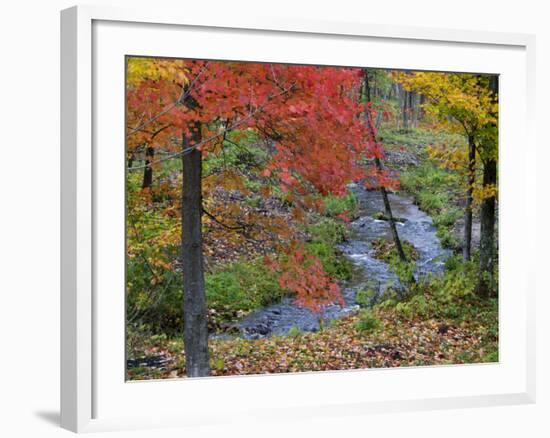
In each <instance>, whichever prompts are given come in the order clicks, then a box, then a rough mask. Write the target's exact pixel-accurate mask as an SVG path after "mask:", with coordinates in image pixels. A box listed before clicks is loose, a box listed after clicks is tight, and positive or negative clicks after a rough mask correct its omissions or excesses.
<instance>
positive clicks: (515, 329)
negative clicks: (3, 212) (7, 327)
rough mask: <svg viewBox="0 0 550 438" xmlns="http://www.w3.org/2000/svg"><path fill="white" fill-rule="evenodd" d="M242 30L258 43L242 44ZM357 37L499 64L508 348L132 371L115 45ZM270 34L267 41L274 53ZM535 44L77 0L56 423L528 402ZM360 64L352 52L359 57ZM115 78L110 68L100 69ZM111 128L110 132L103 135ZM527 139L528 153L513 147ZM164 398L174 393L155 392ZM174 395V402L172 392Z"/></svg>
mask: <svg viewBox="0 0 550 438" xmlns="http://www.w3.org/2000/svg"><path fill="white" fill-rule="evenodd" d="M178 32H180V33H181V32H184V33H185V35H186V37H187V38H189V39H188V40H187V41H189V40H190V39H192V38H195V37H194V35H195V34H196V35H199V34H200V35H199V36H197V39H196V40H193V41H194V42H195V41H199V42H200V44H193V46H192V47H191V48H185V50H184V49H179V48H178V47H177V46H176V45H174V44H173V39H174V38H173V36H174V35H176V36H177V35H178ZM182 35H183V34H182ZM169 37H172V38H169ZM169 40H170V41H172V43H171V44H169V43H168V42H167V41H169ZM229 40H231V41H232V42H233V45H232V47H231V50H232V52H231V53H230V51H229V49H230V48H229V47H225V48H224V47H223V46H222V45H221V44H222V43H221V41H229ZM130 41H131V44H130ZM209 41H210V43H209ZM245 41H248V42H249V43H247V44H246V46H247V48H246V50H245V48H244V47H245V44H244V42H245ZM163 42H164V43H163ZM321 45H322V47H321ZM248 46H250V47H248ZM352 46H353V47H357V48H358V49H361V48H367V49H369V50H372V52H371V53H372V54H375V55H374V57H376V62H374V64H375V65H372V64H371V65H365V66H372V67H377V66H384V67H395V68H411V69H426V70H429V69H436V70H437V69H441V70H449V71H453V70H457V71H483V72H486V73H498V74H501V75H502V77H503V81H501V82H502V85H501V87H504V88H502V90H503V93H502V94H501V107H502V108H503V109H502V110H501V111H502V114H501V119H500V120H501V132H500V135H501V157H502V160H501V164H500V172H501V182H500V193H501V212H500V214H501V221H500V230H501V232H500V249H501V262H500V263H501V269H500V272H501V278H500V284H501V288H502V293H501V301H500V305H501V307H500V310H501V311H500V312H499V313H500V329H501V335H500V339H501V341H500V342H501V345H500V349H501V352H502V354H501V359H500V362H499V363H498V364H480V365H463V366H446V367H417V368H410V369H377V370H357V371H348V372H343V371H342V372H331V373H300V374H294V375H285V376H241V377H229V378H207V379H194V380H181V379H180V380H169V381H163V382H158V381H157V382H125V381H124V377H123V376H124V373H123V367H124V366H123V363H119V362H118V361H119V359H120V358H121V357H122V356H123V354H124V352H123V351H121V350H120V349H121V345H123V344H124V342H123V336H124V320H123V318H121V314H120V308H121V307H120V306H121V303H122V304H123V302H124V289H123V288H122V289H120V287H117V285H118V286H120V272H123V270H124V266H120V260H121V258H120V257H121V255H122V258H123V254H122V253H123V250H122V249H121V247H120V245H119V244H120V239H121V236H123V233H124V229H123V228H124V227H123V222H121V221H120V219H121V216H120V212H121V211H123V210H124V205H123V203H120V199H121V198H120V193H121V192H120V184H121V182H122V187H123V178H124V175H123V171H122V169H123V167H117V160H118V159H119V158H120V159H123V153H121V152H120V151H123V150H124V144H123V142H122V144H120V142H117V141H115V140H112V139H116V138H117V137H116V135H118V134H117V132H119V130H123V123H120V126H119V127H117V126H118V125H117V123H119V122H120V120H123V119H121V117H123V113H124V102H123V99H120V96H121V94H120V93H121V90H123V84H124V78H123V77H122V76H119V73H120V72H121V71H122V70H121V67H122V65H123V64H122V63H123V60H122V58H120V56H121V55H123V54H126V55H128V54H131V55H139V54H145V55H153V56H182V57H184V56H185V57H197V58H200V57H205V58H209V57H214V58H219V59H223V58H224V56H227V59H237V58H238V59H239V60H241V59H242V60H258V61H272V60H276V61H286V62H304V60H305V62H306V63H309V62H311V63H333V64H337V65H351V64H350V62H352V60H353V59H352V58H351V56H352V55H351V52H350V50H351V49H350V50H348V49H346V50H342V48H343V47H352ZM266 47H269V48H270V51H269V52H267V53H266V49H265V48H266ZM534 47H535V39H534V36H532V35H524V34H507V33H489V32H481V31H479V32H477V31H476V32H473V31H460V30H450V29H425V28H415V27H402V26H383V25H373V24H366V23H360V22H357V23H342V22H315V21H307V20H295V19H291V18H280V19H278V18H269V17H264V18H250V17H244V16H243V17H242V19H240V20H239V21H238V22H237V21H232V22H227V21H226V20H225V19H224V18H223V17H216V15H213V14H211V13H209V14H205V15H204V16H200V17H198V16H192V15H189V14H187V13H185V11H184V10H180V11H177V10H176V11H162V10H158V9H153V8H151V9H149V10H145V11H137V10H128V9H118V8H110V7H103V6H102V7H92V6H85V7H83V6H78V7H73V8H70V9H66V10H64V11H62V13H61V120H62V126H61V150H62V153H61V172H62V173H61V425H62V427H64V428H66V429H69V430H72V431H75V432H85V431H101V430H112V429H120V428H124V429H131V428H147V427H162V426H175V425H182V426H183V425H190V424H208V423H209V422H224V421H238V420H239V419H243V418H250V417H255V418H264V417H265V418H269V417H274V416H277V417H281V415H282V416H286V417H289V418H290V417H293V418H296V417H311V416H312V415H329V414H330V415H342V414H344V413H345V414H347V415H349V414H358V415H359V414H362V413H368V412H381V411H382V412H395V411H403V410H414V409H440V408H451V407H474V406H488V405H503V404H519V403H532V402H534V400H535V340H534V333H535V319H534V318H535V311H534V287H533V284H534V278H535V277H534V273H533V272H532V271H531V269H532V268H531V266H534V265H535V264H534V263H532V260H531V258H533V257H534V254H535V252H534V251H529V249H530V248H533V247H534V242H535V232H536V229H535V218H534V215H533V214H530V213H529V212H528V210H527V209H522V208H520V207H521V204H519V203H527V202H531V203H533V204H534V203H535V198H534V193H535V190H534V187H535V175H534V173H533V171H532V169H531V170H528V168H527V158H526V157H527V156H529V154H531V156H534V150H535V147H536V146H535V141H534V134H533V127H532V124H533V119H534V117H533V111H534ZM300 50H301V51H300ZM361 53H362V52H361ZM396 53H400V61H399V62H400V63H399V65H395V62H392V61H391V59H392V58H391V57H392V56H393V57H394V58H395V55H396ZM224 54H225V55H224ZM449 54H452V56H450V55H449ZM305 56H307V57H308V58H307V59H305V58H304V57H305ZM119 61H120V64H119ZM364 62H365V61H362V60H361V59H359V57H357V60H355V62H354V63H353V65H363V63H364ZM390 64H394V65H390ZM110 77H112V78H113V80H112V81H105V79H106V78H107V79H108V78H110ZM102 81H103V82H102ZM106 82H108V83H106ZM121 86H122V88H121ZM104 109H105V111H104ZM106 138H109V139H111V140H108V141H105V139H106ZM520 141H521V143H520V144H521V145H522V150H521V154H520V153H519V152H518V151H517V150H516V149H513V148H512V146H511V145H513V144H519V142H520ZM107 142H112V143H109V145H108V147H109V148H110V149H105V147H106V146H105V145H106V143H107ZM98 145H100V147H99V149H98ZM119 148H122V149H119ZM111 150H112V153H113V157H117V158H116V159H108V160H107V159H106V157H109V156H108V155H106V154H105V153H102V152H103V151H111ZM109 153H110V152H109ZM117 172H118V173H117ZM512 178H513V179H514V181H513V184H512V181H511V179H512ZM525 205H527V204H525ZM512 206H516V208H511V207H512ZM106 211H109V217H108V218H107V217H106V216H105V212H106ZM122 217H123V216H122ZM519 223H523V224H527V225H525V229H526V230H528V231H527V233H528V236H529V239H523V238H521V237H514V236H513V233H510V232H509V231H510V230H513V229H514V227H515V226H517V224H519ZM507 231H508V232H507ZM120 233H122V234H120ZM119 250H121V251H122V252H121V251H119ZM119 252H120V254H119ZM113 254H114V255H113ZM117 254H118V255H117ZM112 257H114V258H112ZM121 270H122V271H121ZM117 281H118V283H117ZM106 285H113V287H112V289H114V290H115V291H116V292H112V293H111V294H106V293H105V290H106ZM109 288H110V289H111V287H109ZM119 289H120V290H119ZM512 290H513V291H514V294H512ZM110 300H112V301H110ZM119 332H120V336H119V335H118V333H119ZM108 333H110V334H111V336H109V335H108ZM113 333H117V335H112V334H113ZM121 339H122V341H121ZM121 342H122V343H121ZM122 348H123V347H122ZM121 354H122V356H121ZM121 376H122V380H121ZM363 384H364V385H365V388H368V390H367V391H364V393H363V392H362V393H361V394H352V393H351V391H350V389H351V388H357V387H358V385H363ZM415 385H416V386H415ZM473 385H476V386H477V388H476V389H474V387H473ZM266 391H269V393H270V400H271V401H270V402H269V403H264V406H263V407H261V408H260V407H258V406H256V403H255V400H257V398H258V397H259V396H261V394H262V393H265V392H266ZM284 391H287V392H288V391H294V392H293V393H294V394H295V397H294V398H295V399H296V400H295V402H294V403H291V404H286V403H284V402H283V401H282V400H283V399H282V397H280V395H281V394H282V393H283V392H284ZM230 394H235V397H236V399H235V402H234V403H232V404H231V406H227V400H223V402H224V403H225V407H224V406H223V405H222V403H217V402H216V399H217V398H223V397H227V396H228V395H230ZM237 394H239V395H237ZM161 396H162V397H165V399H166V403H159V402H154V401H153V400H158V397H161ZM186 396H188V398H189V399H191V398H192V400H193V401H192V403H189V402H185V397H186ZM178 397H179V403H174V401H175V400H178ZM251 397H256V398H251ZM132 400H141V402H142V403H141V404H144V406H141V407H137V406H134V405H133V404H132ZM247 400H248V401H247ZM121 406H125V407H124V409H123V408H121ZM169 406H171V408H170V409H169V408H168V407H169ZM206 407H208V411H207V410H206Z"/></svg>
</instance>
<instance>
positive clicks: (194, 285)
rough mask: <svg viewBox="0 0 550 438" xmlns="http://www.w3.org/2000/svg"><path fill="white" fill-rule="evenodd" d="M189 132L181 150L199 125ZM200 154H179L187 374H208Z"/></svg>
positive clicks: (195, 135)
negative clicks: (181, 167)
mask: <svg viewBox="0 0 550 438" xmlns="http://www.w3.org/2000/svg"><path fill="white" fill-rule="evenodd" d="M191 132H192V135H191V139H188V138H187V137H186V136H184V140H183V149H184V151H185V150H187V149H188V148H189V147H192V146H193V145H195V144H198V143H200V141H201V131H200V124H195V125H194V126H193V127H192V129H191ZM201 155H202V154H201V152H200V151H199V150H197V149H193V150H191V151H188V152H184V153H183V155H182V161H183V187H182V218H183V221H182V222H183V226H182V267H183V299H184V303H183V309H184V330H183V331H184V335H183V338H184V347H185V361H186V369H187V376H189V377H202V376H208V375H209V373H210V365H209V358H208V327H207V319H206V293H205V289H204V267H203V253H202V221H201V217H202V186H201V179H202V157H201Z"/></svg>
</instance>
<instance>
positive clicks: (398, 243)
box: [374, 158, 407, 262]
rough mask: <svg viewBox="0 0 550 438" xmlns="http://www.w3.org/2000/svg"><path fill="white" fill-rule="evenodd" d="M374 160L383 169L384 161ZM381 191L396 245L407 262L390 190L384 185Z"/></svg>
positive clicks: (403, 259)
mask: <svg viewBox="0 0 550 438" xmlns="http://www.w3.org/2000/svg"><path fill="white" fill-rule="evenodd" d="M374 162H375V164H376V167H377V168H378V170H382V163H381V161H380V159H379V158H375V159H374ZM380 193H381V194H382V200H383V201H384V209H385V210H386V216H387V217H388V223H389V224H390V230H391V235H392V238H393V242H394V243H395V247H396V248H397V253H398V254H399V258H400V259H401V260H402V261H403V262H406V261H407V256H406V255H405V251H403V245H401V239H400V238H399V233H398V232H397V227H396V226H395V219H394V217H393V212H392V210H391V204H390V199H389V198H388V191H387V190H386V188H385V187H383V186H382V187H380Z"/></svg>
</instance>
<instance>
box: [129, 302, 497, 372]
mask: <svg viewBox="0 0 550 438" xmlns="http://www.w3.org/2000/svg"><path fill="white" fill-rule="evenodd" d="M373 313H374V315H375V317H376V318H377V320H378V324H377V327H376V328H374V329H372V330H360V329H359V328H358V321H359V319H360V315H352V316H349V317H346V318H343V319H341V320H339V321H335V322H334V323H333V324H332V325H331V326H330V327H327V328H325V329H324V330H322V331H320V332H317V333H294V334H293V335H291V336H285V337H272V338H267V339H260V340H245V339H241V338H235V339H230V340H212V341H210V352H211V353H210V354H211V368H212V371H211V374H212V375H213V376H223V375H244V374H266V373H287V372H300V371H325V370H347V369H361V368H387V367H404V366H421V365H445V364H461V363H480V362H494V361H498V356H497V354H496V351H497V348H498V338H497V336H496V335H495V334H494V333H491V331H490V330H488V329H487V326H486V325H484V324H483V322H480V321H478V320H475V319H472V320H471V321H467V322H462V323H457V322H456V321H454V320H448V321H442V320H440V319H437V320H436V319H426V320H422V319H419V318H416V319H415V318H404V317H402V316H400V315H399V314H398V313H396V312H395V311H393V310H391V309H377V310H375V311H374V312H373ZM141 353H142V355H141V356H142V358H141V359H137V360H135V361H134V362H133V366H131V367H129V368H128V378H129V379H137V380H139V379H158V378H177V377H184V376H185V359H184V355H183V345H182V343H181V341H178V340H171V341H170V340H165V341H164V342H160V343H159V342H158V340H156V341H155V343H154V347H147V345H144V346H142V349H141ZM146 358H149V359H146Z"/></svg>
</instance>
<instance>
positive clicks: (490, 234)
mask: <svg viewBox="0 0 550 438" xmlns="http://www.w3.org/2000/svg"><path fill="white" fill-rule="evenodd" d="M496 182H497V163H496V161H495V160H488V161H487V162H486V163H485V165H484V166H483V186H484V187H487V186H490V185H494V184H496ZM494 240H495V197H494V196H491V197H490V198H487V199H484V200H483V202H482V203H481V239H480V242H479V272H480V275H479V280H478V285H477V292H478V294H479V295H480V296H482V297H487V296H489V294H490V293H491V290H492V289H493V270H494V263H495V245H494Z"/></svg>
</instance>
